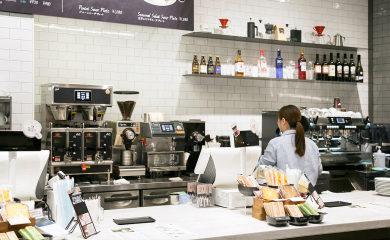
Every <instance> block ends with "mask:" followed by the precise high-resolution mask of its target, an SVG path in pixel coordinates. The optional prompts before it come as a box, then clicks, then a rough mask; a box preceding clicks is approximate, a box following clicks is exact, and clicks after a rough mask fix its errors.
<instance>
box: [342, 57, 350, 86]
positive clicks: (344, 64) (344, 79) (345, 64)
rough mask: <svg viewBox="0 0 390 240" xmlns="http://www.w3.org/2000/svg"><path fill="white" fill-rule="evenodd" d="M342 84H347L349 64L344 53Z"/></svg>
mask: <svg viewBox="0 0 390 240" xmlns="http://www.w3.org/2000/svg"><path fill="white" fill-rule="evenodd" d="M343 82H349V63H348V61H347V54H346V53H344V62H343Z"/></svg>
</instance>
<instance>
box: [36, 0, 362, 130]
mask: <svg viewBox="0 0 390 240" xmlns="http://www.w3.org/2000/svg"><path fill="white" fill-rule="evenodd" d="M318 6H320V7H318ZM367 6H368V5H367V1H365V0H364V1H363V0H350V1H348V0H343V1H340V0H338V1H337V2H336V1H320V0H314V1H313V0H290V1H285V2H283V1H276V0H275V1H256V0H251V1H249V0H247V1H245V0H224V1H222V0H195V30H196V31H197V30H199V26H200V25H201V24H208V25H209V27H211V28H214V27H217V26H218V25H219V24H218V18H221V17H223V18H229V19H230V20H231V22H232V24H231V26H232V28H233V29H234V31H235V32H236V34H237V35H245V34H246V22H248V21H249V18H252V19H253V20H254V21H256V22H258V19H259V18H260V17H261V19H262V20H263V22H270V23H274V24H276V23H278V24H286V23H288V24H290V26H292V27H297V28H298V29H302V31H303V39H304V41H305V42H309V41H310V37H309V35H310V33H311V32H312V27H313V26H316V25H325V26H326V29H325V32H324V33H325V34H329V35H334V34H336V33H338V32H339V33H340V34H342V35H343V36H345V37H346V38H347V42H346V45H347V46H355V47H362V48H367V47H368V46H367V45H368V31H367V26H368V7H367ZM352 26H353V27H352ZM260 28H261V27H260ZM185 33H186V32H185V31H180V30H171V29H162V28H153V27H142V26H135V25H125V24H115V23H104V22H94V21H84V20H75V19H66V18H56V17H47V16H35V92H36V94H35V111H36V113H39V112H40V107H39V104H40V95H39V92H40V88H39V86H40V85H41V84H43V83H48V82H63V83H85V84H109V85H113V86H114V89H116V90H120V89H123V90H124V89H131V90H139V91H140V92H141V95H140V99H139V100H138V102H137V106H136V109H135V113H134V114H135V115H134V119H135V120H141V118H140V116H141V114H142V113H143V112H149V111H155V110H159V111H163V112H164V113H165V116H166V119H168V120H170V119H171V120H174V119H181V120H184V119H190V118H198V119H199V118H200V119H202V120H205V121H206V122H207V123H206V128H207V129H206V130H207V132H208V133H210V134H211V135H217V134H227V133H230V131H229V127H230V125H231V124H232V123H233V122H236V123H238V127H239V129H247V128H248V127H249V121H250V119H251V118H254V119H256V120H258V122H259V123H261V111H262V110H263V109H265V110H272V109H277V108H280V107H281V106H282V105H285V104H289V103H293V104H296V105H298V106H302V105H305V106H307V107H331V106H332V104H333V97H341V98H342V104H343V107H346V108H348V109H350V110H353V111H362V112H363V115H367V114H368V99H367V98H368V88H367V84H359V85H347V84H330V83H325V84H319V83H307V82H302V83H301V82H288V81H271V80H269V81H264V80H261V81H257V80H251V79H240V80H238V79H227V78H221V79H219V78H218V79H217V78H215V79H214V78H204V79H201V78H199V77H184V76H182V75H183V74H186V73H189V72H190V70H191V62H192V57H193V54H194V53H197V54H198V55H201V54H204V55H208V54H211V55H213V56H215V55H219V56H220V57H221V60H222V62H226V60H227V59H228V58H230V59H233V60H234V59H235V58H236V53H237V49H241V50H242V55H243V59H244V60H245V63H247V64H256V62H257V58H258V55H259V50H260V49H265V50H266V56H267V57H268V58H269V63H271V62H273V58H274V57H275V55H276V49H277V48H281V49H282V54H283V58H284V61H285V62H286V63H287V61H288V60H294V61H296V60H297V59H298V57H299V48H294V47H285V46H271V45H267V44H261V45H260V44H253V43H246V42H235V41H222V40H212V39H201V38H191V37H183V36H182V35H183V34H185ZM317 52H318V53H327V54H328V53H329V52H330V51H325V52H320V50H316V49H306V58H307V59H308V61H313V60H315V59H314V54H315V53H317ZM335 53H336V52H334V54H335ZM359 53H361V54H362V58H363V65H364V67H365V66H367V55H368V54H367V49H363V50H359ZM328 59H329V55H328ZM355 61H356V56H355ZM365 69H368V67H365ZM36 118H37V119H39V114H36ZM119 118H120V113H119V109H118V108H117V106H116V105H115V106H114V107H113V108H112V109H110V110H109V111H108V113H107V115H106V119H119Z"/></svg>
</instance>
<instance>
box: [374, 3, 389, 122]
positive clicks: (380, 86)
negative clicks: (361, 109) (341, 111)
mask: <svg viewBox="0 0 390 240" xmlns="http://www.w3.org/2000/svg"><path fill="white" fill-rule="evenodd" d="M373 3H374V6H373V10H374V13H373V47H374V48H373V59H374V60H373V66H374V73H373V108H374V109H373V110H374V122H375V123H389V122H390V96H389V90H390V87H389V84H390V76H389V69H390V61H389V57H390V48H389V46H390V30H389V29H390V20H389V15H388V12H387V11H390V2H389V1H382V0H376V1H374V2H373Z"/></svg>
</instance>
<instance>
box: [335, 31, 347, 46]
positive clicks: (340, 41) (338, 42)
mask: <svg viewBox="0 0 390 240" xmlns="http://www.w3.org/2000/svg"><path fill="white" fill-rule="evenodd" d="M344 43H345V37H343V36H341V35H340V33H337V34H336V35H334V37H333V45H335V46H344Z"/></svg>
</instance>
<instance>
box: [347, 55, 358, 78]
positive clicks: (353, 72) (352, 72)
mask: <svg viewBox="0 0 390 240" xmlns="http://www.w3.org/2000/svg"><path fill="white" fill-rule="evenodd" d="M348 80H349V81H348V82H355V81H356V66H355V63H354V62H353V54H351V60H350V61H349V79H348Z"/></svg>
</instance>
